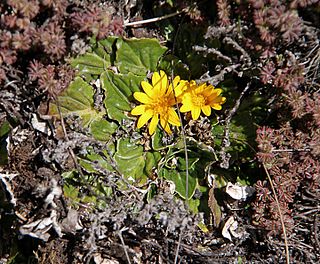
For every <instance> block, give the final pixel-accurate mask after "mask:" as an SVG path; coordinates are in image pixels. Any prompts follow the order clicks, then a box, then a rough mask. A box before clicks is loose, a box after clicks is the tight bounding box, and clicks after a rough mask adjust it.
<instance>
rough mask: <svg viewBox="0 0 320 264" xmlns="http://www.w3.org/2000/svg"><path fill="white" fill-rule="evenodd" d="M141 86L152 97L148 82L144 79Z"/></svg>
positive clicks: (150, 86) (151, 89)
mask: <svg viewBox="0 0 320 264" xmlns="http://www.w3.org/2000/svg"><path fill="white" fill-rule="evenodd" d="M141 87H142V89H143V91H144V92H145V93H146V94H147V95H148V96H149V97H150V98H152V95H153V87H152V85H151V84H150V83H148V82H146V81H142V82H141Z"/></svg>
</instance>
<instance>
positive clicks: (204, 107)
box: [201, 105, 211, 116]
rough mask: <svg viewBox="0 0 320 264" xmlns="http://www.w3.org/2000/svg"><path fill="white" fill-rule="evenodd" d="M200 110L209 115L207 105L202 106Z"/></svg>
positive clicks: (209, 108)
mask: <svg viewBox="0 0 320 264" xmlns="http://www.w3.org/2000/svg"><path fill="white" fill-rule="evenodd" d="M201 110H202V112H203V113H204V114H205V115H206V116H209V115H211V107H210V106H209V105H205V106H202V107H201Z"/></svg>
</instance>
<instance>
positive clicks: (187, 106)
mask: <svg viewBox="0 0 320 264" xmlns="http://www.w3.org/2000/svg"><path fill="white" fill-rule="evenodd" d="M192 108H193V107H192V104H190V103H189V104H188V103H185V104H183V105H182V106H181V107H180V112H181V113H186V112H189V111H191V110H192Z"/></svg>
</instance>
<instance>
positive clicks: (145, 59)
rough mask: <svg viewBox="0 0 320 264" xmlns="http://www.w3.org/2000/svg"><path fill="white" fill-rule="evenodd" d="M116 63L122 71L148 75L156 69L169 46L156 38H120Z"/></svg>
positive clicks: (117, 44)
mask: <svg viewBox="0 0 320 264" xmlns="http://www.w3.org/2000/svg"><path fill="white" fill-rule="evenodd" d="M116 46H117V53H116V61H115V65H116V66H118V68H119V70H120V72H121V73H129V72H131V73H134V74H137V75H142V76H144V75H146V73H147V72H148V71H152V72H154V71H156V69H157V64H158V61H159V59H160V57H161V56H162V55H163V54H164V53H165V52H166V50H167V48H166V47H163V46H161V45H160V44H159V42H158V40H156V39H118V41H117V43H116Z"/></svg>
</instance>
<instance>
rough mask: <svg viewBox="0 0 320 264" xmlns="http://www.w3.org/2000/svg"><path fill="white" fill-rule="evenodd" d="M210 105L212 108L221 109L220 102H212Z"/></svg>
mask: <svg viewBox="0 0 320 264" xmlns="http://www.w3.org/2000/svg"><path fill="white" fill-rule="evenodd" d="M211 107H212V108H213V109H214V110H221V109H222V106H221V104H212V105H211Z"/></svg>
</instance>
